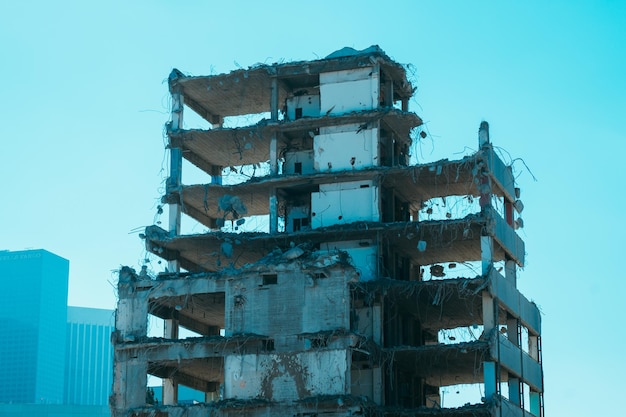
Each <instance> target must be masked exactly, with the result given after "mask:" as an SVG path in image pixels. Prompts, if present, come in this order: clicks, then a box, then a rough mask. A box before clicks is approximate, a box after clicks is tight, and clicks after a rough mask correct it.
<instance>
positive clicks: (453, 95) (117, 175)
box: [0, 0, 626, 417]
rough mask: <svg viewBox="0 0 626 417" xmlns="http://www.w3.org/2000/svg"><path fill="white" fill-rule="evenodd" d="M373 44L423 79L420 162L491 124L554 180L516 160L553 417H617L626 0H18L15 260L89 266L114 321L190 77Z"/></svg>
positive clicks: (498, 140)
mask: <svg viewBox="0 0 626 417" xmlns="http://www.w3.org/2000/svg"><path fill="white" fill-rule="evenodd" d="M546 3H549V4H546ZM372 44H378V45H380V46H381V47H382V48H383V49H384V50H385V51H386V52H387V54H389V55H390V56H391V57H392V58H394V59H396V60H397V61H399V62H401V63H407V64H412V65H413V68H414V70H415V81H416V85H417V95H416V98H415V100H414V101H413V102H412V103H411V109H412V110H414V111H416V112H417V113H418V114H420V116H422V118H423V119H424V120H425V121H426V122H427V127H428V131H429V132H430V134H431V136H429V137H428V138H427V139H426V140H424V141H423V143H422V144H421V145H420V148H419V151H420V152H419V153H418V158H419V159H420V161H422V162H427V161H431V160H436V159H440V158H450V159H454V158H460V157H461V156H462V152H464V149H465V147H468V148H471V149H475V148H476V146H477V139H476V136H477V130H478V125H479V123H480V121H481V120H483V119H484V120H487V121H489V123H490V125H491V138H492V141H493V143H494V145H495V146H498V147H501V148H503V149H504V150H506V151H508V152H509V153H510V154H511V155H512V157H513V158H523V161H524V162H525V163H526V165H528V167H529V168H530V170H531V171H532V173H533V174H534V176H535V177H536V178H537V179H538V181H537V182H535V181H534V180H533V177H532V176H531V175H530V174H529V172H528V170H526V169H525V167H524V164H523V163H522V161H516V162H515V164H514V167H515V169H516V172H517V173H518V174H519V177H518V182H519V185H520V186H521V188H522V200H523V201H524V204H525V206H526V209H525V211H524V213H523V217H524V221H525V228H524V229H523V230H522V231H521V233H520V234H521V236H522V238H523V239H524V240H525V241H526V248H527V253H528V255H527V266H526V268H525V270H524V271H523V272H522V273H521V278H520V282H519V286H520V288H521V289H522V290H523V291H524V292H525V293H526V295H527V296H528V297H529V298H531V299H533V300H535V301H536V302H537V303H538V305H539V306H540V307H541V309H542V311H543V312H544V316H543V319H544V338H543V342H544V365H545V385H546V396H545V400H546V416H548V417H551V416H568V417H569V416H589V415H602V414H605V415H610V414H613V415H614V414H615V413H616V411H613V410H617V409H618V408H617V407H618V406H621V404H620V403H621V401H620V400H621V397H622V392H621V391H622V390H621V388H622V387H623V386H624V383H623V380H622V375H625V374H626V361H625V360H624V359H623V357H622V348H621V347H622V346H624V345H625V342H626V338H625V337H624V335H623V332H621V331H620V329H619V326H620V322H619V320H620V319H621V318H622V316H623V315H624V312H625V308H624V302H623V301H622V298H623V295H624V294H626V284H625V282H626V280H624V279H623V276H622V270H623V267H622V265H621V264H620V262H621V261H620V259H621V258H622V256H624V255H623V253H624V249H625V247H626V244H625V243H624V237H623V236H624V234H625V233H624V232H625V231H626V227H625V226H624V223H623V220H622V213H621V210H622V208H623V206H624V203H625V200H624V198H623V197H622V191H623V189H624V187H623V180H624V178H625V175H624V173H623V167H624V162H623V158H624V150H625V147H626V145H625V143H626V124H625V121H624V119H625V118H626V116H625V114H626V98H625V95H626V3H625V2H622V1H551V2H543V1H527V2H512V1H437V2H435V1H397V2H374V1H363V0H362V1H318V2H310V1H309V2H298V1H293V0H292V1H275V2H271V1H270V2H264V3H263V4H262V5H261V2H257V1H249V2H246V1H228V2H226V1H222V2H217V1H215V2H213V1H204V2H203V1H186V2H184V1H147V0H139V1H133V2H122V1H118V0H111V1H99V0H96V1H68V0H59V1H57V2H49V1H34V0H30V1H29V0H23V1H16V2H8V1H5V2H2V4H1V5H0V56H1V57H2V64H1V65H0V79H2V81H3V84H2V95H1V97H2V100H0V120H1V122H0V140H1V141H2V142H1V143H2V147H1V148H0V178H1V179H2V191H3V192H2V204H1V206H0V207H1V208H0V249H3V248H6V249H11V250H19V249H24V248H45V249H47V250H50V251H52V252H55V253H57V254H59V255H61V256H63V257H66V258H68V259H70V261H71V272H70V293H69V302H70V304H73V305H83V306H90V307H100V308H114V307H115V293H114V290H113V287H112V285H111V283H110V282H111V281H113V280H114V279H115V277H116V276H115V274H114V273H112V272H111V271H112V270H115V269H117V268H118V267H119V266H120V265H131V266H135V267H137V268H138V267H139V266H140V264H141V261H142V259H143V258H144V257H145V251H144V250H143V246H142V242H141V240H140V239H139V238H138V233H139V231H141V230H142V229H143V227H144V226H146V225H149V224H152V223H153V221H154V220H155V214H156V205H157V204H158V200H159V196H160V194H161V192H162V190H163V184H162V181H163V179H164V178H165V176H166V170H165V169H166V163H165V162H164V157H165V151H164V142H163V135H162V127H163V124H164V123H165V122H166V121H167V119H168V100H169V95H168V92H167V85H166V83H165V82H164V81H165V79H166V78H167V75H168V74H169V72H170V71H171V69H172V68H173V67H176V68H178V69H180V70H181V71H183V72H185V73H189V74H194V75H200V74H210V73H220V72H228V71H230V70H232V69H236V68H237V67H238V66H241V67H247V66H250V65H253V64H255V63H257V62H263V63H273V62H280V61H283V60H284V61H290V60H304V59H316V58H321V57H324V56H326V55H327V54H329V53H331V52H332V51H334V50H337V49H340V48H342V47H344V46H351V47H354V48H356V49H363V48H366V47H368V46H370V45H372ZM163 220H165V219H163Z"/></svg>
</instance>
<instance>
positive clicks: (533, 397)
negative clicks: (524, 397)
mask: <svg viewBox="0 0 626 417" xmlns="http://www.w3.org/2000/svg"><path fill="white" fill-rule="evenodd" d="M539 343H540V340H539V336H536V335H528V354H529V355H530V357H531V358H533V359H534V360H536V361H537V362H541V353H540V351H539ZM541 400H542V398H541V393H540V392H537V391H534V390H532V389H531V390H530V393H529V402H530V404H529V410H530V412H531V413H532V414H534V415H536V416H541Z"/></svg>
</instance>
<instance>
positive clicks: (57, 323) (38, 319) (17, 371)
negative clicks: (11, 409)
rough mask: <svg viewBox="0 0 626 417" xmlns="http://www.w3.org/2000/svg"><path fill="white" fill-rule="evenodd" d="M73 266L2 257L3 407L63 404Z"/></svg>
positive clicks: (27, 255) (38, 256) (41, 253)
mask: <svg viewBox="0 0 626 417" xmlns="http://www.w3.org/2000/svg"><path fill="white" fill-rule="evenodd" d="M68 276H69V261H68V260H67V259H64V258H62V257H60V256H57V255H55V254H53V253H50V252H48V251H46V250H43V249H39V250H29V251H16V252H10V251H2V252H0V284H1V285H2V289H3V290H2V292H0V334H1V335H2V339H3V340H2V342H1V343H0V369H2V372H1V373H0V402H4V403H11V402H13V403H47V404H60V403H62V402H63V391H64V373H65V337H66V336H65V330H66V321H67V289H68Z"/></svg>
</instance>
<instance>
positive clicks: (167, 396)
mask: <svg viewBox="0 0 626 417" xmlns="http://www.w3.org/2000/svg"><path fill="white" fill-rule="evenodd" d="M183 105H184V98H183V95H182V94H181V93H180V92H175V93H172V121H171V123H172V129H173V130H178V129H181V128H182V125H183V107H184V106H183ZM182 165H183V152H182V149H180V148H171V149H170V176H169V179H168V186H169V187H172V188H171V189H178V190H180V189H181V185H182ZM180 198H181V199H182V198H183V196H182V194H181V195H180ZM180 221H181V206H180V204H177V203H172V204H170V205H169V233H170V236H172V237H174V236H178V235H179V234H180ZM167 267H168V270H169V271H170V272H180V263H179V262H178V260H172V261H168V263H167ZM163 337H164V338H166V339H177V338H178V321H176V320H165V323H164V328H163ZM177 391H178V387H177V384H176V382H175V381H174V380H172V379H164V380H163V404H166V405H171V404H176V402H177Z"/></svg>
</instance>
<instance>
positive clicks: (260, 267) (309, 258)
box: [118, 226, 356, 284]
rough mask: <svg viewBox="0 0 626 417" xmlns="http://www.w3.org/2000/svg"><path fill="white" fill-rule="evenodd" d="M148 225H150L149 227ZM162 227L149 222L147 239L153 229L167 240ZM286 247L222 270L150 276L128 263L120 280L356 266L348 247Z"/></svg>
mask: <svg viewBox="0 0 626 417" xmlns="http://www.w3.org/2000/svg"><path fill="white" fill-rule="evenodd" d="M151 227H154V228H156V229H150V228H151ZM148 229H150V231H149V230H148ZM162 230H163V229H161V228H159V227H158V226H148V228H146V236H147V238H146V239H147V240H152V238H153V237H154V235H153V234H152V232H153V231H156V232H155V233H156V236H158V237H160V239H159V238H158V237H157V238H156V239H154V240H155V241H157V240H161V241H164V240H163V234H162V233H161V231H162ZM165 233H167V232H165ZM235 236H239V235H235ZM166 239H170V238H169V236H168V237H166ZM243 239H244V240H245V237H243ZM220 240H224V241H225V242H232V240H231V239H230V236H222V238H221V239H220ZM236 240H237V241H238V243H236V244H242V243H243V242H242V241H241V240H240V239H236ZM284 249H285V250H284V251H283V250H282V249H281V248H279V247H276V248H275V249H274V250H273V251H272V252H270V253H268V254H267V255H266V256H264V257H262V258H260V259H259V260H258V261H257V262H255V263H251V264H247V265H244V266H243V267H242V268H224V269H222V270H220V271H214V272H213V271H203V272H161V273H159V274H158V275H157V276H156V277H154V278H153V277H149V276H143V277H142V276H141V275H140V274H137V272H136V271H135V269H134V268H132V267H129V266H122V267H121V268H120V270H119V273H118V277H119V278H118V284H125V283H132V282H139V281H166V280H177V279H179V278H185V279H199V278H201V279H210V280H220V279H232V278H233V277H234V276H241V275H246V274H249V273H252V272H256V273H259V272H274V271H277V270H280V269H281V268H283V266H284V265H286V264H292V265H298V266H299V267H300V269H301V270H302V271H304V272H309V273H310V272H323V271H324V270H326V269H328V268H331V267H333V266H337V265H340V266H343V267H351V268H353V269H354V265H353V264H352V261H351V259H350V256H349V255H348V253H347V252H346V251H343V250H341V249H333V250H330V251H312V250H310V249H309V248H308V245H307V244H306V243H302V244H299V245H293V246H291V247H288V248H284ZM355 271H356V270H355ZM355 277H356V272H355Z"/></svg>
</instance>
